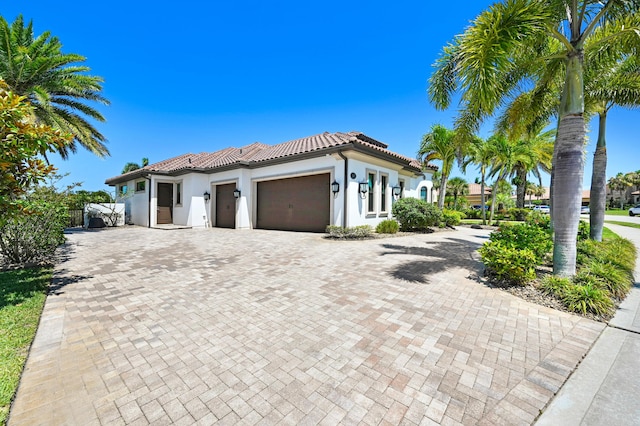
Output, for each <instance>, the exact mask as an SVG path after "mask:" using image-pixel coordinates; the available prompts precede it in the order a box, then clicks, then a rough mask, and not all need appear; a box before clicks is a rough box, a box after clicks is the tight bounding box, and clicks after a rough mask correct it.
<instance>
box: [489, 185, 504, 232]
mask: <svg viewBox="0 0 640 426" xmlns="http://www.w3.org/2000/svg"><path fill="white" fill-rule="evenodd" d="M501 176H502V175H500V176H498V178H497V179H496V181H495V182H494V184H493V186H492V187H491V211H490V213H489V225H491V224H492V223H493V213H494V212H495V210H496V196H497V194H498V184H499V183H500V179H501Z"/></svg>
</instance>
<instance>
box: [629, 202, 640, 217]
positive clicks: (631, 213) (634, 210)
mask: <svg viewBox="0 0 640 426" xmlns="http://www.w3.org/2000/svg"><path fill="white" fill-rule="evenodd" d="M637 214H640V204H636V205H635V206H633V207H631V208H630V209H629V216H635V215H637Z"/></svg>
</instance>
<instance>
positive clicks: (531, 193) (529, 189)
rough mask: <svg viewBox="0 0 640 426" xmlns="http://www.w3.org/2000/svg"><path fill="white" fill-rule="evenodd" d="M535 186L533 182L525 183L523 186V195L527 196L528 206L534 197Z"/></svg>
mask: <svg viewBox="0 0 640 426" xmlns="http://www.w3.org/2000/svg"><path fill="white" fill-rule="evenodd" d="M536 186H537V185H536V184H535V183H533V182H527V184H526V185H525V190H524V191H525V194H526V195H528V196H529V205H531V199H532V198H533V196H534V195H536Z"/></svg>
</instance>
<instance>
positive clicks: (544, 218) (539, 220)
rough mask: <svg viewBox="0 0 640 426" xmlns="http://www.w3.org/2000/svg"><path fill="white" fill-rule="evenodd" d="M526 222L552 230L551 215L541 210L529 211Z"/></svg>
mask: <svg viewBox="0 0 640 426" xmlns="http://www.w3.org/2000/svg"><path fill="white" fill-rule="evenodd" d="M525 222H526V223H528V224H529V225H535V226H537V227H538V228H542V229H546V230H549V231H551V216H550V215H548V214H543V213H540V212H535V211H532V212H529V214H528V215H527V217H526V218H525Z"/></svg>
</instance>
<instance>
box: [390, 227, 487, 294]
mask: <svg viewBox="0 0 640 426" xmlns="http://www.w3.org/2000/svg"><path fill="white" fill-rule="evenodd" d="M482 238H484V236H482ZM425 244H426V247H419V246H403V245H396V244H382V247H384V248H385V249H386V251H385V252H383V253H382V254H381V255H382V256H389V255H408V256H420V257H421V259H413V260H409V261H407V262H404V263H402V264H400V265H398V266H396V267H395V268H394V269H393V270H391V271H390V272H389V274H390V275H391V276H392V277H394V278H397V279H400V280H404V281H409V282H413V283H422V284H429V282H430V281H429V276H430V275H433V274H437V273H441V272H445V271H447V270H450V269H454V268H463V269H467V270H469V272H470V273H472V274H476V275H481V274H482V271H483V270H484V265H483V264H482V262H480V261H479V260H478V257H477V256H476V257H475V258H474V252H475V251H476V250H478V248H480V246H482V242H475V241H470V240H466V239H460V238H451V237H449V238H445V240H444V241H429V242H426V243H425Z"/></svg>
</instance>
